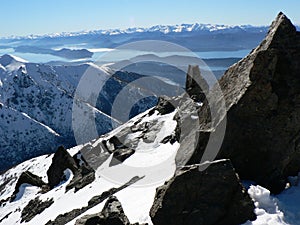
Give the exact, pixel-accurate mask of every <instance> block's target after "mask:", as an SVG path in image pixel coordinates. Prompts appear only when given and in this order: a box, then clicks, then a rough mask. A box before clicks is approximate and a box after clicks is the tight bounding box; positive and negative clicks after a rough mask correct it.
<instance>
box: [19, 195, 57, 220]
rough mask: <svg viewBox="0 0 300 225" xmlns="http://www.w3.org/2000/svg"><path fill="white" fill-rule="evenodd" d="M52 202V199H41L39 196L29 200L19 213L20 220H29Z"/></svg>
mask: <svg viewBox="0 0 300 225" xmlns="http://www.w3.org/2000/svg"><path fill="white" fill-rule="evenodd" d="M53 203H54V201H53V199H52V198H51V199H49V200H47V201H42V200H40V199H39V197H36V198H35V199H32V200H30V202H29V203H28V204H27V205H26V206H25V207H24V209H23V210H22V213H21V222H24V221H25V222H29V221H30V220H32V219H33V218H34V217H35V216H36V215H37V214H40V213H42V212H43V211H44V210H45V209H47V208H48V207H50V205H52V204H53Z"/></svg>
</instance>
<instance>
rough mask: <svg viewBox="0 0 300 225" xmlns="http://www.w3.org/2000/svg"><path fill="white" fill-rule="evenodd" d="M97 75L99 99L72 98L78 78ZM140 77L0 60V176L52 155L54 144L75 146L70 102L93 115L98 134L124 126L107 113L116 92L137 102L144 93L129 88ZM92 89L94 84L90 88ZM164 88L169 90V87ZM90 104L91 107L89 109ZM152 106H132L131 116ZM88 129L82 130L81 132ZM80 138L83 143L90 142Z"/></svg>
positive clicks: (146, 101) (85, 67) (82, 66)
mask: <svg viewBox="0 0 300 225" xmlns="http://www.w3.org/2000/svg"><path fill="white" fill-rule="evenodd" d="M86 71H88V73H89V74H90V76H99V77H100V80H98V81H99V82H100V83H99V86H101V82H102V89H101V91H100V93H99V96H97V95H96V94H95V96H91V97H90V98H89V99H88V100H83V99H81V97H80V96H77V98H76V99H74V93H75V91H76V87H77V85H78V82H79V81H80V78H81V77H82V76H83V74H85V73H86ZM141 77H143V76H141V75H138V74H134V73H128V72H120V71H119V72H116V73H114V72H112V71H111V70H110V69H109V68H106V67H98V66H96V65H94V64H92V63H85V64H80V65H73V66H50V65H45V64H36V63H29V62H26V61H25V60H22V59H20V58H17V57H15V56H12V55H3V56H1V57H0V104H1V105H0V127H1V131H0V132H1V136H0V139H1V141H0V149H1V153H2V154H1V156H0V171H1V170H4V169H7V168H8V167H10V166H12V165H14V164H16V163H19V162H22V161H24V160H25V159H29V158H32V157H34V156H38V155H41V154H46V153H49V152H52V151H53V150H55V149H56V147H57V146H58V145H60V144H64V145H65V146H74V145H76V142H75V139H74V134H73V128H72V107H73V102H74V104H76V105H77V106H78V107H81V108H84V110H86V111H87V112H88V111H89V112H93V113H94V115H93V116H94V117H95V121H96V125H97V131H98V134H99V135H101V134H104V133H107V132H108V131H110V130H111V129H112V128H113V125H114V126H117V125H119V124H121V123H122V122H125V121H126V119H128V118H125V121H119V120H118V119H115V118H112V117H111V116H110V114H111V108H112V104H113V102H114V99H115V97H116V96H117V95H118V93H119V92H120V91H121V90H122V89H123V87H125V86H126V85H128V84H129V86H128V87H130V88H128V91H129V92H130V93H128V96H131V97H132V99H135V98H137V99H143V98H144V97H147V96H148V95H149V93H148V92H147V90H144V89H142V90H140V87H136V86H131V85H130V83H131V82H132V81H134V80H135V79H138V78H141ZM96 85H97V84H96ZM169 86H170V85H169ZM92 102H96V105H95V104H94V106H93V104H92ZM155 103H156V97H155V96H153V97H152V98H148V99H144V100H143V101H141V102H139V103H137V104H136V105H135V107H134V109H133V110H132V111H131V114H130V116H129V118H130V117H132V116H134V115H136V114H138V113H140V112H142V111H145V110H147V109H148V108H149V107H151V106H153V105H154V104H155ZM87 129H88V128H87ZM96 137H97V136H93V137H86V139H85V141H87V140H91V139H93V138H96Z"/></svg>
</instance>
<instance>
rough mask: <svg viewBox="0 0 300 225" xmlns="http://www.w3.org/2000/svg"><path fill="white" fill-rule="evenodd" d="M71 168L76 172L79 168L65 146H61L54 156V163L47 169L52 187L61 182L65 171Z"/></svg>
mask: <svg viewBox="0 0 300 225" xmlns="http://www.w3.org/2000/svg"><path fill="white" fill-rule="evenodd" d="M66 169H70V170H71V171H72V172H73V173H74V174H75V173H76V171H77V170H78V167H77V164H76V162H75V160H74V159H73V158H72V156H70V154H69V153H68V152H67V151H66V149H65V148H64V147H63V146H60V147H59V148H58V149H57V151H56V152H55V154H54V156H53V158H52V164H51V166H50V167H49V169H48V171H47V175H48V181H49V185H50V187H51V188H53V187H55V186H56V185H58V184H59V183H60V182H61V179H62V177H63V175H64V171H65V170H66Z"/></svg>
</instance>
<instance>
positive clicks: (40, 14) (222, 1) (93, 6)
mask: <svg viewBox="0 0 300 225" xmlns="http://www.w3.org/2000/svg"><path fill="white" fill-rule="evenodd" d="M0 3H1V4H0V36H1V37H3V36H10V35H28V34H45V33H55V32H62V31H68V32H69V31H81V30H94V29H109V28H127V27H133V26H141V27H149V26H151V25H157V24H180V23H194V22H198V23H214V24H230V25H238V24H253V25H269V24H270V22H271V21H272V20H273V19H274V18H275V16H276V15H277V13H278V12H279V11H283V12H284V13H285V14H286V15H287V16H288V17H289V18H290V19H291V20H292V21H293V22H294V23H295V24H300V12H299V10H300V0H205V1H203V0H185V1H184V0H172V1H171V0H165V1H163V0H105V1H103V0H0Z"/></svg>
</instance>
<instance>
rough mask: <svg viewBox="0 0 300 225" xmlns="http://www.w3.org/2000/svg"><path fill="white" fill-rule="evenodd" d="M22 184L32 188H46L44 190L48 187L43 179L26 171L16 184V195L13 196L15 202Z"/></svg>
mask: <svg viewBox="0 0 300 225" xmlns="http://www.w3.org/2000/svg"><path fill="white" fill-rule="evenodd" d="M22 184H30V185H32V186H37V187H40V188H43V187H44V189H47V188H45V187H46V186H47V185H46V183H45V182H44V181H43V180H42V178H41V177H39V176H37V175H34V174H33V173H31V172H30V171H25V172H23V173H22V174H21V175H20V177H19V179H18V181H17V183H16V186H15V190H14V193H13V194H12V196H11V201H13V200H15V198H16V196H17V194H18V193H19V188H20V186H21V185H22Z"/></svg>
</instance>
